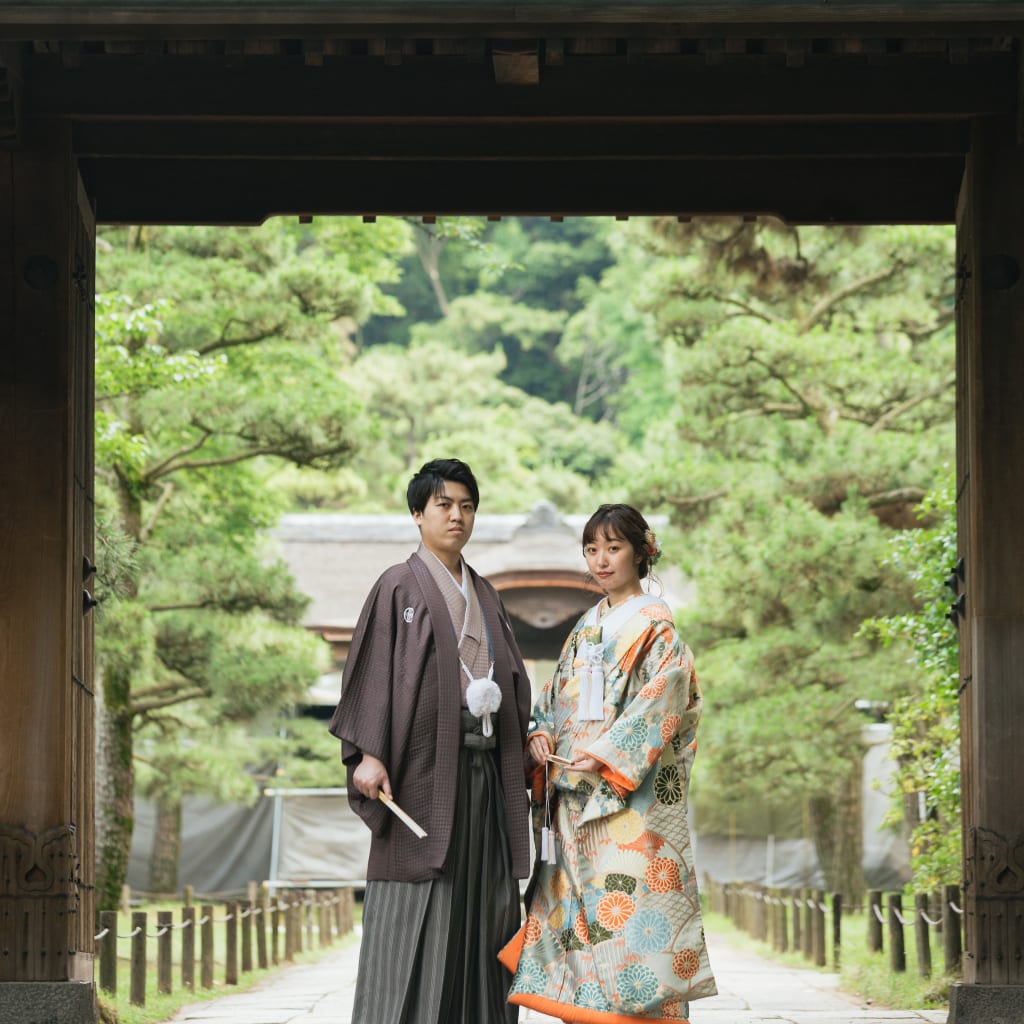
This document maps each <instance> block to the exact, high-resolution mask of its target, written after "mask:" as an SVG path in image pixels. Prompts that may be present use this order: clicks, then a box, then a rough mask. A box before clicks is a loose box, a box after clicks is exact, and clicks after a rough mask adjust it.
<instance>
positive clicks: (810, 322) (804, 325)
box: [797, 263, 903, 334]
mask: <svg viewBox="0 0 1024 1024" xmlns="http://www.w3.org/2000/svg"><path fill="white" fill-rule="evenodd" d="M902 269H903V264H902V263H893V264H892V265H891V266H889V267H886V269H885V270H880V271H878V273H876V274H868V276H867V277H861V278H858V279H857V280H856V281H851V282H850V283H849V284H848V285H846V286H845V287H843V288H840V289H839V290H838V291H834V292H832V294H831V295H826V296H825V297H824V298H822V299H821V300H819V301H818V302H817V303H816V304H815V305H814V306H813V307H812V308H811V311H810V313H808V314H807V316H805V317H804V318H803V319H802V320H801V321H800V322H799V324H798V325H797V333H798V334H806V333H807V332H808V331H809V330H810V329H811V328H812V327H813V326H814V325H815V324H816V323H817V322H818V321H819V320H820V319H821V318H822V317H823V316H824V315H825V314H826V313H828V312H829V311H830V310H831V309H833V308H834V307H836V306H838V305H839V303H840V302H842V301H843V300H844V299H848V298H849V297H850V296H851V295H856V294H857V292H860V291H864V290H865V289H866V288H871V287H872V286H873V285H876V284H880V283H881V282H882V281H885V280H886V279H888V278H890V277H892V276H893V275H894V274H895V273H896V272H897V271H898V270H902Z"/></svg>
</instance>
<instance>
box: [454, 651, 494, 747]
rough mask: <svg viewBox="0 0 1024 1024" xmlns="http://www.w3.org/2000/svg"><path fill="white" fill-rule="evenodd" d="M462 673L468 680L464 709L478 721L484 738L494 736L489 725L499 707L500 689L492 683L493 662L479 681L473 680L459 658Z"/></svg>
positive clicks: (491, 726) (492, 729)
mask: <svg viewBox="0 0 1024 1024" xmlns="http://www.w3.org/2000/svg"><path fill="white" fill-rule="evenodd" d="M459 664H460V665H461V666H462V671H463V672H465V673H466V678H467V679H469V686H467V687H466V707H468V708H469V710H470V712H471V713H472V714H474V715H476V717H477V718H479V719H480V723H481V732H483V734H484V735H485V736H493V735H494V726H493V725H492V724H491V715H492V714H494V712H495V711H497V710H498V708H500V707H501V687H499V686H498V684H497V683H496V682H495V681H494V662H493V661H492V662H491V667H490V668H489V669H488V670H487V675H486V676H481V677H480V678H479V679H474V678H473V673H472V672H470V671H469V669H468V668H467V667H466V663H465V662H464V661H463V660H462V659H461V658H459Z"/></svg>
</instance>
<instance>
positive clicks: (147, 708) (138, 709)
mask: <svg viewBox="0 0 1024 1024" xmlns="http://www.w3.org/2000/svg"><path fill="white" fill-rule="evenodd" d="M207 696H209V694H208V693H207V691H206V690H200V689H198V688H196V689H193V690H182V691H180V692H179V693H177V694H174V695H172V696H169V697H163V698H154V699H153V700H150V701H143V702H141V703H135V702H133V703H132V706H131V713H132V714H133V715H148V714H149V713H150V712H151V711H159V710H160V709H161V708H169V707H173V706H174V705H175V704H184V703H185V702H186V701H190V700H198V699H199V698H200V697H207Z"/></svg>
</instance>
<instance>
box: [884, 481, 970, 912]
mask: <svg viewBox="0 0 1024 1024" xmlns="http://www.w3.org/2000/svg"><path fill="white" fill-rule="evenodd" d="M921 515H922V519H923V522H924V524H925V525H923V527H922V529H919V530H915V531H911V532H908V533H904V534H900V535H898V536H896V537H894V538H893V539H892V541H891V542H890V543H891V554H890V557H889V560H890V562H891V563H892V565H893V567H894V568H895V569H896V570H897V571H898V572H900V573H902V574H904V575H905V576H906V577H907V579H909V580H910V581H911V582H912V584H913V586H914V590H915V593H916V596H917V599H918V607H917V609H916V610H915V611H909V612H904V613H903V614H901V615H894V616H892V617H890V618H887V619H873V620H871V621H870V622H868V623H866V624H865V627H864V632H865V633H866V634H868V635H873V636H876V637H878V638H879V639H881V640H882V642H883V643H886V644H889V643H893V644H899V643H902V644H905V645H908V646H909V647H910V650H911V661H912V664H913V665H914V667H915V668H916V669H917V675H918V678H919V679H920V683H921V685H920V686H919V687H917V688H915V690H914V691H913V692H912V693H910V694H908V695H907V696H905V697H903V698H902V699H901V700H899V701H897V703H896V705H895V706H894V707H893V709H892V711H891V713H890V715H889V721H890V722H891V723H892V726H893V732H894V741H893V756H894V757H895V758H896V760H897V764H898V771H897V778H898V780H899V783H900V785H899V789H898V793H899V795H900V796H901V797H902V798H903V799H901V800H900V801H899V803H898V804H896V805H895V806H894V807H893V810H892V817H893V818H902V817H903V816H904V815H907V816H908V817H910V819H911V822H912V824H913V830H912V834H911V843H912V853H913V857H912V860H911V864H912V867H913V870H914V879H913V885H914V887H915V889H916V890H917V891H919V892H931V891H934V890H935V889H937V888H939V887H940V886H943V885H958V884H959V883H960V878H961V870H962V868H961V864H962V842H961V820H960V758H959V744H960V738H959V729H960V704H959V683H960V670H959V663H958V658H957V642H956V629H955V628H954V626H953V624H952V623H951V621H950V619H949V617H948V614H949V609H950V605H951V603H952V600H953V598H954V593H953V591H952V589H951V588H950V587H949V586H948V583H947V580H949V579H950V578H954V577H955V573H954V567H955V565H956V557H957V556H956V551H957V545H956V516H955V506H954V501H953V489H952V487H947V488H945V489H943V490H940V491H937V492H935V493H933V494H930V495H929V496H928V497H927V498H926V499H925V500H924V501H923V502H922V503H921ZM958 586H959V584H958Z"/></svg>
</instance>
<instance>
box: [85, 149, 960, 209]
mask: <svg viewBox="0 0 1024 1024" xmlns="http://www.w3.org/2000/svg"><path fill="white" fill-rule="evenodd" d="M81 167H82V173H83V175H84V177H85V179H86V181H87V184H88V186H89V191H90V194H91V195H92V196H93V197H94V198H95V200H96V207H97V216H98V218H99V219H100V220H101V221H102V222H106V223H183V224H190V223H199V224H203V223H209V224H245V223H259V222H260V221H262V220H264V219H265V218H266V217H268V216H271V215H274V214H364V215H366V214H371V215H374V214H377V215H389V214H394V215H413V216H422V215H424V214H450V215H455V214H463V215H478V216H480V215H489V214H506V215H510V216H512V215H516V216H529V215H567V216H568V215H586V214H596V215H602V214H607V215H620V214H636V215H653V214H668V215H696V214H736V213H739V214H774V215H777V216H780V217H782V218H783V219H786V220H789V221H792V222H795V223H831V222H842V223H920V222H927V223H934V222H948V221H950V220H952V218H953V216H954V211H955V203H956V195H957V191H958V188H959V185H960V179H961V176H962V173H963V161H962V160H960V159H957V158H946V159H937V160H927V159H906V158H901V159H887V160H851V159H840V160H832V161H827V160H819V161H807V160H776V161H770V162H768V161H764V162H758V161H734V160H704V161H698V162H689V163H681V162H671V161H642V160H632V161H624V160H595V161H591V162H589V163H587V164H586V165H585V166H581V165H580V164H578V163H573V162H570V161H554V162H552V161H532V162H521V161H516V162H502V161H492V162H489V163H486V164H483V163H480V162H477V161H464V162H453V161H432V162H427V161H363V162H337V161H330V160H314V161H295V160H260V161H244V160H173V159H171V160H144V159H126V160H96V159H85V160H82V161H81Z"/></svg>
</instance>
